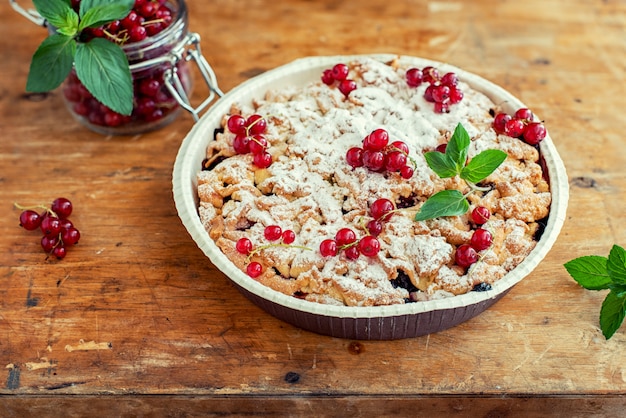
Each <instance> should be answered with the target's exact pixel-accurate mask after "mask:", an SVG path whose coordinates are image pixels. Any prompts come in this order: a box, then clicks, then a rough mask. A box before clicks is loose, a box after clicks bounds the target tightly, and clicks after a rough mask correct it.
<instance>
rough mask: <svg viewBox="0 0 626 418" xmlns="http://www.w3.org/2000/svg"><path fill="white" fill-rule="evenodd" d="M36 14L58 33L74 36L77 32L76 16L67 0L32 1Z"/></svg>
mask: <svg viewBox="0 0 626 418" xmlns="http://www.w3.org/2000/svg"><path fill="white" fill-rule="evenodd" d="M33 4H34V5H35V8H36V9H37V12H39V14H40V15H41V16H42V17H43V18H45V19H46V20H47V21H48V22H50V23H51V24H52V26H54V27H55V28H56V30H57V32H58V33H61V34H63V35H67V36H74V35H76V33H77V31H78V15H77V14H76V12H75V11H74V9H72V7H71V6H70V2H69V1H67V0H33Z"/></svg>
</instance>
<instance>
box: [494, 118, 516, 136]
mask: <svg viewBox="0 0 626 418" xmlns="http://www.w3.org/2000/svg"><path fill="white" fill-rule="evenodd" d="M511 119H512V118H511V115H509V114H507V113H498V114H497V115H496V116H495V117H494V118H493V129H494V130H495V131H496V133H498V134H503V133H505V126H506V124H507V122H508V121H510V120H511Z"/></svg>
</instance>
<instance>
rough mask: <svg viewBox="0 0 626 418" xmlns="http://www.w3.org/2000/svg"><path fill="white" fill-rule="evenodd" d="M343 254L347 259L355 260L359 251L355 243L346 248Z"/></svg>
mask: <svg viewBox="0 0 626 418" xmlns="http://www.w3.org/2000/svg"><path fill="white" fill-rule="evenodd" d="M344 254H345V255H346V258H347V259H348V260H356V259H357V258H359V255H361V252H360V251H359V247H358V246H357V245H353V246H352V247H349V248H346V249H345V251H344Z"/></svg>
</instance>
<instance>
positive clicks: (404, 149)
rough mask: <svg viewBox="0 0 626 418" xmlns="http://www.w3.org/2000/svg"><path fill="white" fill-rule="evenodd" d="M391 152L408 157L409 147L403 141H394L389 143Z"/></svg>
mask: <svg viewBox="0 0 626 418" xmlns="http://www.w3.org/2000/svg"><path fill="white" fill-rule="evenodd" d="M391 150H392V151H400V152H401V153H403V154H406V155H409V146H408V145H407V144H406V143H405V142H404V141H394V142H392V143H391Z"/></svg>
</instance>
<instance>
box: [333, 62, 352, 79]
mask: <svg viewBox="0 0 626 418" xmlns="http://www.w3.org/2000/svg"><path fill="white" fill-rule="evenodd" d="M331 71H332V74H333V78H334V79H335V80H337V81H343V80H345V79H346V78H348V73H349V72H350V69H349V68H348V66H347V65H346V64H336V65H335V66H334V67H333V69H332V70H331Z"/></svg>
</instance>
